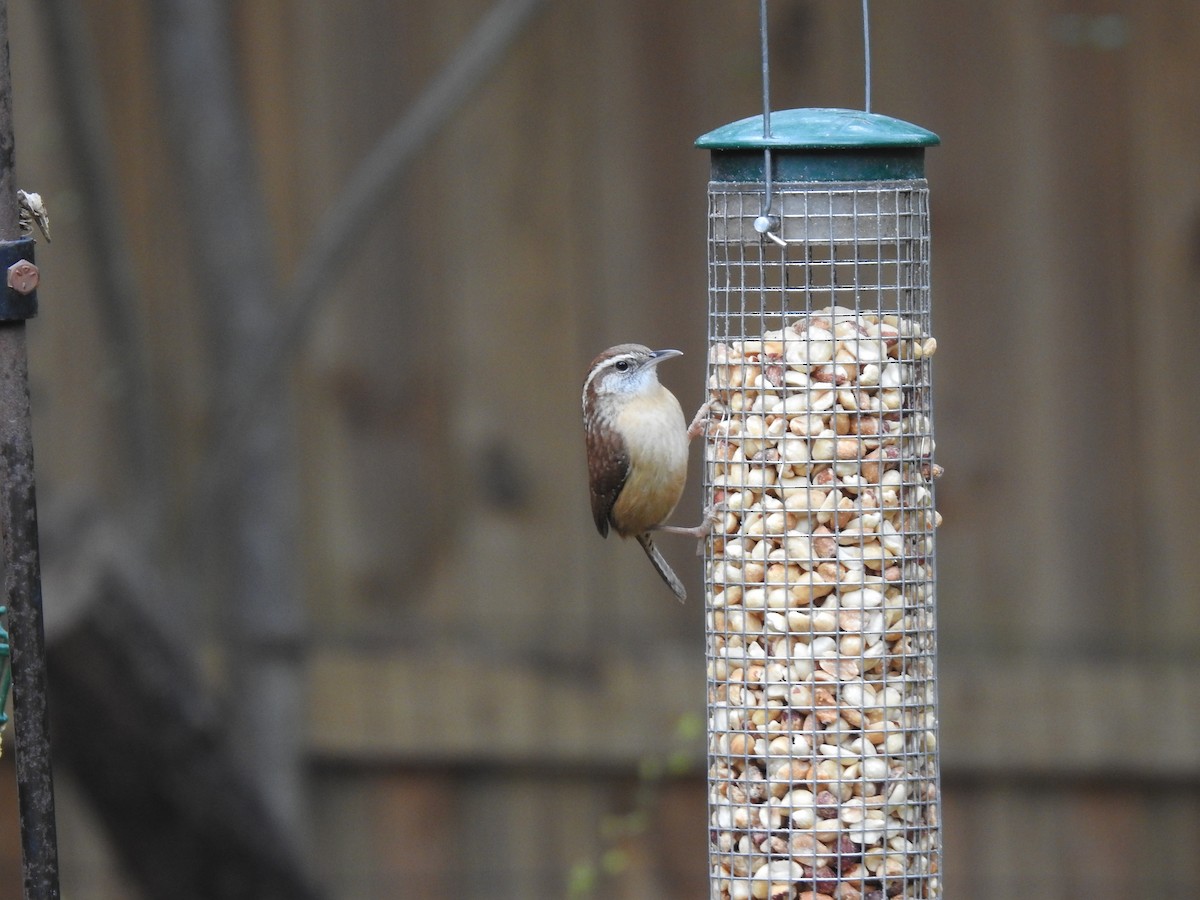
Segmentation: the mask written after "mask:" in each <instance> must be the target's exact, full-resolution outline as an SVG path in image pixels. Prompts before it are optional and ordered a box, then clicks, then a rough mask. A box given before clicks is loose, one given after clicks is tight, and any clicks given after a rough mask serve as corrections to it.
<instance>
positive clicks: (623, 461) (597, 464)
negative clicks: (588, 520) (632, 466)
mask: <svg viewBox="0 0 1200 900" xmlns="http://www.w3.org/2000/svg"><path fill="white" fill-rule="evenodd" d="M587 458H588V483H589V485H590V487H591V494H592V518H593V519H595V520H596V529H597V530H598V531H599V532H600V534H601V536H602V537H608V526H609V516H610V515H611V514H612V508H613V504H615V503H616V502H617V497H619V496H620V494H621V488H623V487H624V486H625V481H626V479H627V478H629V454H627V453H626V452H625V446H624V444H623V442H622V441H620V440H612V439H611V438H609V439H607V440H605V439H602V438H601V437H600V435H599V434H598V433H597V432H596V430H595V429H592V428H589V429H588V430H587Z"/></svg>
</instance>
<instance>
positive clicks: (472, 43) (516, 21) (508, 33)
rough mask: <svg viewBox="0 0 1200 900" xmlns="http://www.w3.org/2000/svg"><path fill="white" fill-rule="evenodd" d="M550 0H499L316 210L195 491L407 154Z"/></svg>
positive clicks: (226, 457) (267, 394)
mask: <svg viewBox="0 0 1200 900" xmlns="http://www.w3.org/2000/svg"><path fill="white" fill-rule="evenodd" d="M547 2H548V0H498V2H497V3H496V4H495V5H494V6H493V7H492V8H491V9H490V10H489V11H488V13H487V14H486V15H485V16H484V17H483V19H482V20H481V21H480V22H479V24H478V25H476V26H475V29H474V31H472V32H471V34H470V35H469V36H468V37H467V38H466V39H465V40H464V41H463V43H462V45H461V46H460V47H459V48H458V50H457V51H456V52H455V54H454V56H453V57H451V58H450V60H449V61H448V62H447V63H446V64H445V66H444V67H443V68H442V69H441V71H440V72H439V73H438V74H437V75H436V76H434V78H433V80H432V81H431V82H430V84H429V85H428V87H426V89H425V90H424V92H423V93H422V94H421V96H420V97H418V98H417V100H416V102H415V103H414V104H413V105H412V107H411V108H410V109H409V110H408V112H407V113H405V114H404V116H402V117H401V119H400V120H399V121H398V122H397V123H396V125H395V126H394V127H393V128H392V129H391V131H389V132H388V133H387V134H386V135H384V137H383V138H382V139H381V140H380V141H379V143H378V144H377V145H376V146H375V148H374V149H373V150H372V151H371V153H370V155H369V156H367V158H366V159H365V160H364V161H363V163H362V164H361V165H360V166H359V168H358V169H357V171H356V172H355V174H354V175H353V177H352V178H351V179H350V183H349V184H348V185H347V186H346V188H345V190H343V191H341V192H340V193H339V195H338V199H337V200H336V202H335V203H334V204H333V206H332V207H331V208H330V209H329V210H328V211H327V212H326V213H325V214H324V215H323V216H322V217H321V221H320V224H319V225H318V227H317V231H316V234H315V235H314V236H313V238H312V240H311V241H310V242H309V247H308V251H307V252H305V253H304V254H303V255H302V259H303V262H302V263H301V265H300V268H299V269H298V270H297V271H296V273H295V275H294V276H293V277H292V279H291V282H290V284H289V286H288V288H287V291H286V293H285V295H284V299H285V301H286V302H285V303H284V304H283V312H282V319H281V322H280V325H279V328H278V329H277V331H276V333H275V337H274V339H273V340H272V342H271V343H270V345H269V346H268V347H266V348H264V352H263V353H262V354H261V356H259V357H258V360H259V362H258V365H257V366H256V367H255V369H254V370H253V371H252V372H251V373H250V374H249V375H248V376H247V378H246V381H245V382H244V384H243V386H242V390H241V392H240V394H239V396H240V398H241V402H240V403H239V404H238V405H237V406H236V407H235V408H234V409H233V411H232V413H231V414H230V416H229V417H228V418H227V419H226V420H225V421H224V422H223V423H221V424H220V425H219V426H218V432H217V434H216V437H215V439H214V440H213V445H212V452H210V453H208V454H205V460H206V461H205V465H204V469H203V470H202V472H201V473H200V477H199V479H198V481H197V485H198V487H197V490H196V496H197V497H199V498H204V497H212V496H214V495H215V494H216V491H215V490H214V489H215V487H216V486H217V485H218V484H219V483H220V481H221V480H222V478H224V477H225V473H226V472H227V471H228V469H229V468H230V462H231V457H232V454H233V451H234V448H235V447H236V444H237V440H236V437H237V435H239V434H241V433H242V432H243V431H244V430H245V429H246V428H247V427H249V425H250V423H252V422H253V421H254V420H255V418H256V417H257V416H258V415H259V414H260V413H261V412H262V410H263V409H264V407H265V406H266V404H267V403H269V402H270V400H271V397H272V394H273V391H274V389H275V387H276V386H277V385H278V383H279V379H280V376H281V374H282V372H283V371H284V369H285V367H286V365H287V363H288V360H289V359H290V358H291V356H292V354H293V353H294V352H295V351H296V348H297V347H299V346H300V345H301V344H302V343H303V341H304V338H305V337H306V335H307V334H308V329H309V327H310V324H311V322H312V318H313V313H314V312H315V311H316V308H317V306H318V304H319V303H320V301H321V300H322V299H324V298H325V297H326V296H328V294H327V293H326V287H327V285H328V284H329V283H330V281H331V280H332V279H333V278H334V277H335V275H336V272H337V271H338V270H339V269H341V268H343V267H344V266H346V265H347V264H348V262H349V260H350V258H351V257H352V255H353V250H354V244H355V241H356V240H357V239H358V235H359V234H361V232H362V230H363V229H364V227H366V226H367V225H368V224H369V223H370V222H371V221H372V220H374V219H375V218H376V217H377V216H378V215H379V213H380V211H381V210H382V209H384V207H385V206H386V204H387V202H388V200H389V199H390V197H391V194H392V189H393V188H394V187H395V186H396V185H397V183H398V181H399V179H400V176H401V175H402V174H403V173H404V170H405V169H406V168H407V166H408V165H409V163H410V162H411V161H412V159H413V158H414V157H415V156H416V155H417V153H418V152H420V150H422V149H423V148H424V147H425V146H426V145H428V143H429V142H430V140H432V138H433V137H434V136H435V135H436V134H437V133H438V131H439V130H440V129H441V128H442V126H443V125H445V124H446V122H448V121H449V120H450V118H451V117H452V116H453V115H454V114H455V113H456V112H457V111H458V110H459V108H460V107H461V106H462V105H463V103H464V102H465V101H466V100H467V98H469V97H470V96H471V95H472V93H474V91H475V90H476V89H477V88H479V87H480V86H481V85H482V84H483V83H484V81H485V80H486V79H487V77H488V75H489V74H491V72H492V71H493V70H494V69H495V68H496V66H497V65H498V64H499V63H500V61H501V60H502V59H503V57H504V54H505V53H506V52H507V51H508V49H509V48H510V47H511V46H512V44H513V43H514V42H515V41H516V39H517V38H518V37H519V36H520V35H521V33H522V32H523V30H524V28H525V26H526V24H527V23H528V22H529V21H530V19H532V17H533V16H534V14H535V13H537V12H538V11H539V10H540V9H541V7H543V6H545V5H546V4H547Z"/></svg>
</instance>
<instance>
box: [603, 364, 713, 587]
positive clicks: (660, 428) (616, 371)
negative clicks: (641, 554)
mask: <svg viewBox="0 0 1200 900" xmlns="http://www.w3.org/2000/svg"><path fill="white" fill-rule="evenodd" d="M682 355H683V354H682V353H681V351H679V350H651V349H650V348H649V347H644V346H642V345H641V344H618V345H617V346H615V347H610V348H609V349H607V350H605V351H604V352H603V353H601V354H600V355H599V356H597V357H596V358H595V359H594V360H592V365H591V368H590V369H589V370H588V374H587V378H586V379H584V382H583V425H584V430H585V432H586V436H587V466H588V483H589V485H590V487H591V498H592V516H593V518H594V519H595V520H596V528H597V529H598V530H599V531H600V535H601V536H602V537H608V530H609V528H612V530H613V531H615V532H616V533H617V534H619V535H620V536H621V537H623V538H628V537H633V538H637V541H638V543H639V544H641V545H642V549H644V550H645V551H646V555H647V556H648V557H650V562H651V563H653V565H654V568H655V569H656V570H657V571H658V574H659V575H661V576H662V579H663V581H665V582H666V583H667V585H668V586H670V588H671V590H672V591H674V592H675V596H676V597H678V598H679V601H680V602H681V603H682V602H683V601H684V600H685V599H687V591H685V590H684V587H683V584H682V583H681V582H680V581H679V578H678V576H677V575H676V574H675V573H674V572H673V571H672V570H671V567H670V566H669V565H668V564H667V561H666V560H665V559H663V557H662V554H660V553H659V552H658V548H657V547H655V546H654V542H653V541H652V540H651V539H650V532H652V531H670V532H674V533H676V534H687V535H691V536H692V537H695V538H703V537H705V536H706V535H707V534H708V532H709V529H710V528H711V527H712V517H711V515H710V516H708V517H706V519H705V521H704V522H703V523H701V524H700V525H698V526H696V527H695V528H683V527H680V526H677V525H665V524H663V523H664V522H665V521H666V519H667V517H668V516H669V515H671V513H672V512H673V511H674V509H675V506H676V504H678V503H679V498H680V497H681V496H682V495H683V485H684V481H685V480H686V479H687V462H688V443H689V442H690V441H691V439H692V438H693V437H695V436H696V435H697V434H699V433H700V432H701V431H703V430H704V423H705V421H706V420H707V416H708V404H705V405H704V406H702V407H700V411H699V412H697V413H696V416H695V418H694V419H693V420H692V423H691V425H687V424H685V422H684V418H683V410H682V409H681V408H680V406H679V401H678V400H676V399H675V395H674V394H672V393H671V392H670V391H669V390H667V389H666V388H665V387H663V386H662V384H661V383H660V382H659V380H658V374H657V372H658V364H659V363H661V362H663V361H664V360H667V359H671V358H672V357H674V356H682Z"/></svg>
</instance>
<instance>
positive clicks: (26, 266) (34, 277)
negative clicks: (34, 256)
mask: <svg viewBox="0 0 1200 900" xmlns="http://www.w3.org/2000/svg"><path fill="white" fill-rule="evenodd" d="M8 286H9V287H10V288H12V289H13V290H14V291H16V292H17V293H18V294H29V293H32V292H33V289H34V288H36V287H37V286H38V267H37V266H35V265H34V264H33V263H31V262H30V261H29V260H27V259H22V260H18V261H17V262H15V263H13V264H12V265H11V266H9V267H8Z"/></svg>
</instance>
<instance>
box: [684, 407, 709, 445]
mask: <svg viewBox="0 0 1200 900" xmlns="http://www.w3.org/2000/svg"><path fill="white" fill-rule="evenodd" d="M710 418H712V401H711V400H705V401H704V402H703V403H702V404H700V408H699V409H698V410H696V415H694V416H692V423H691V424H690V425H688V430H687V436H688V440H689V441H690V440H692V439H693V438H695V437H698V436H699V435H701V434H704V432H705V431H706V430H707V429H708V420H709V419H710Z"/></svg>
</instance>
